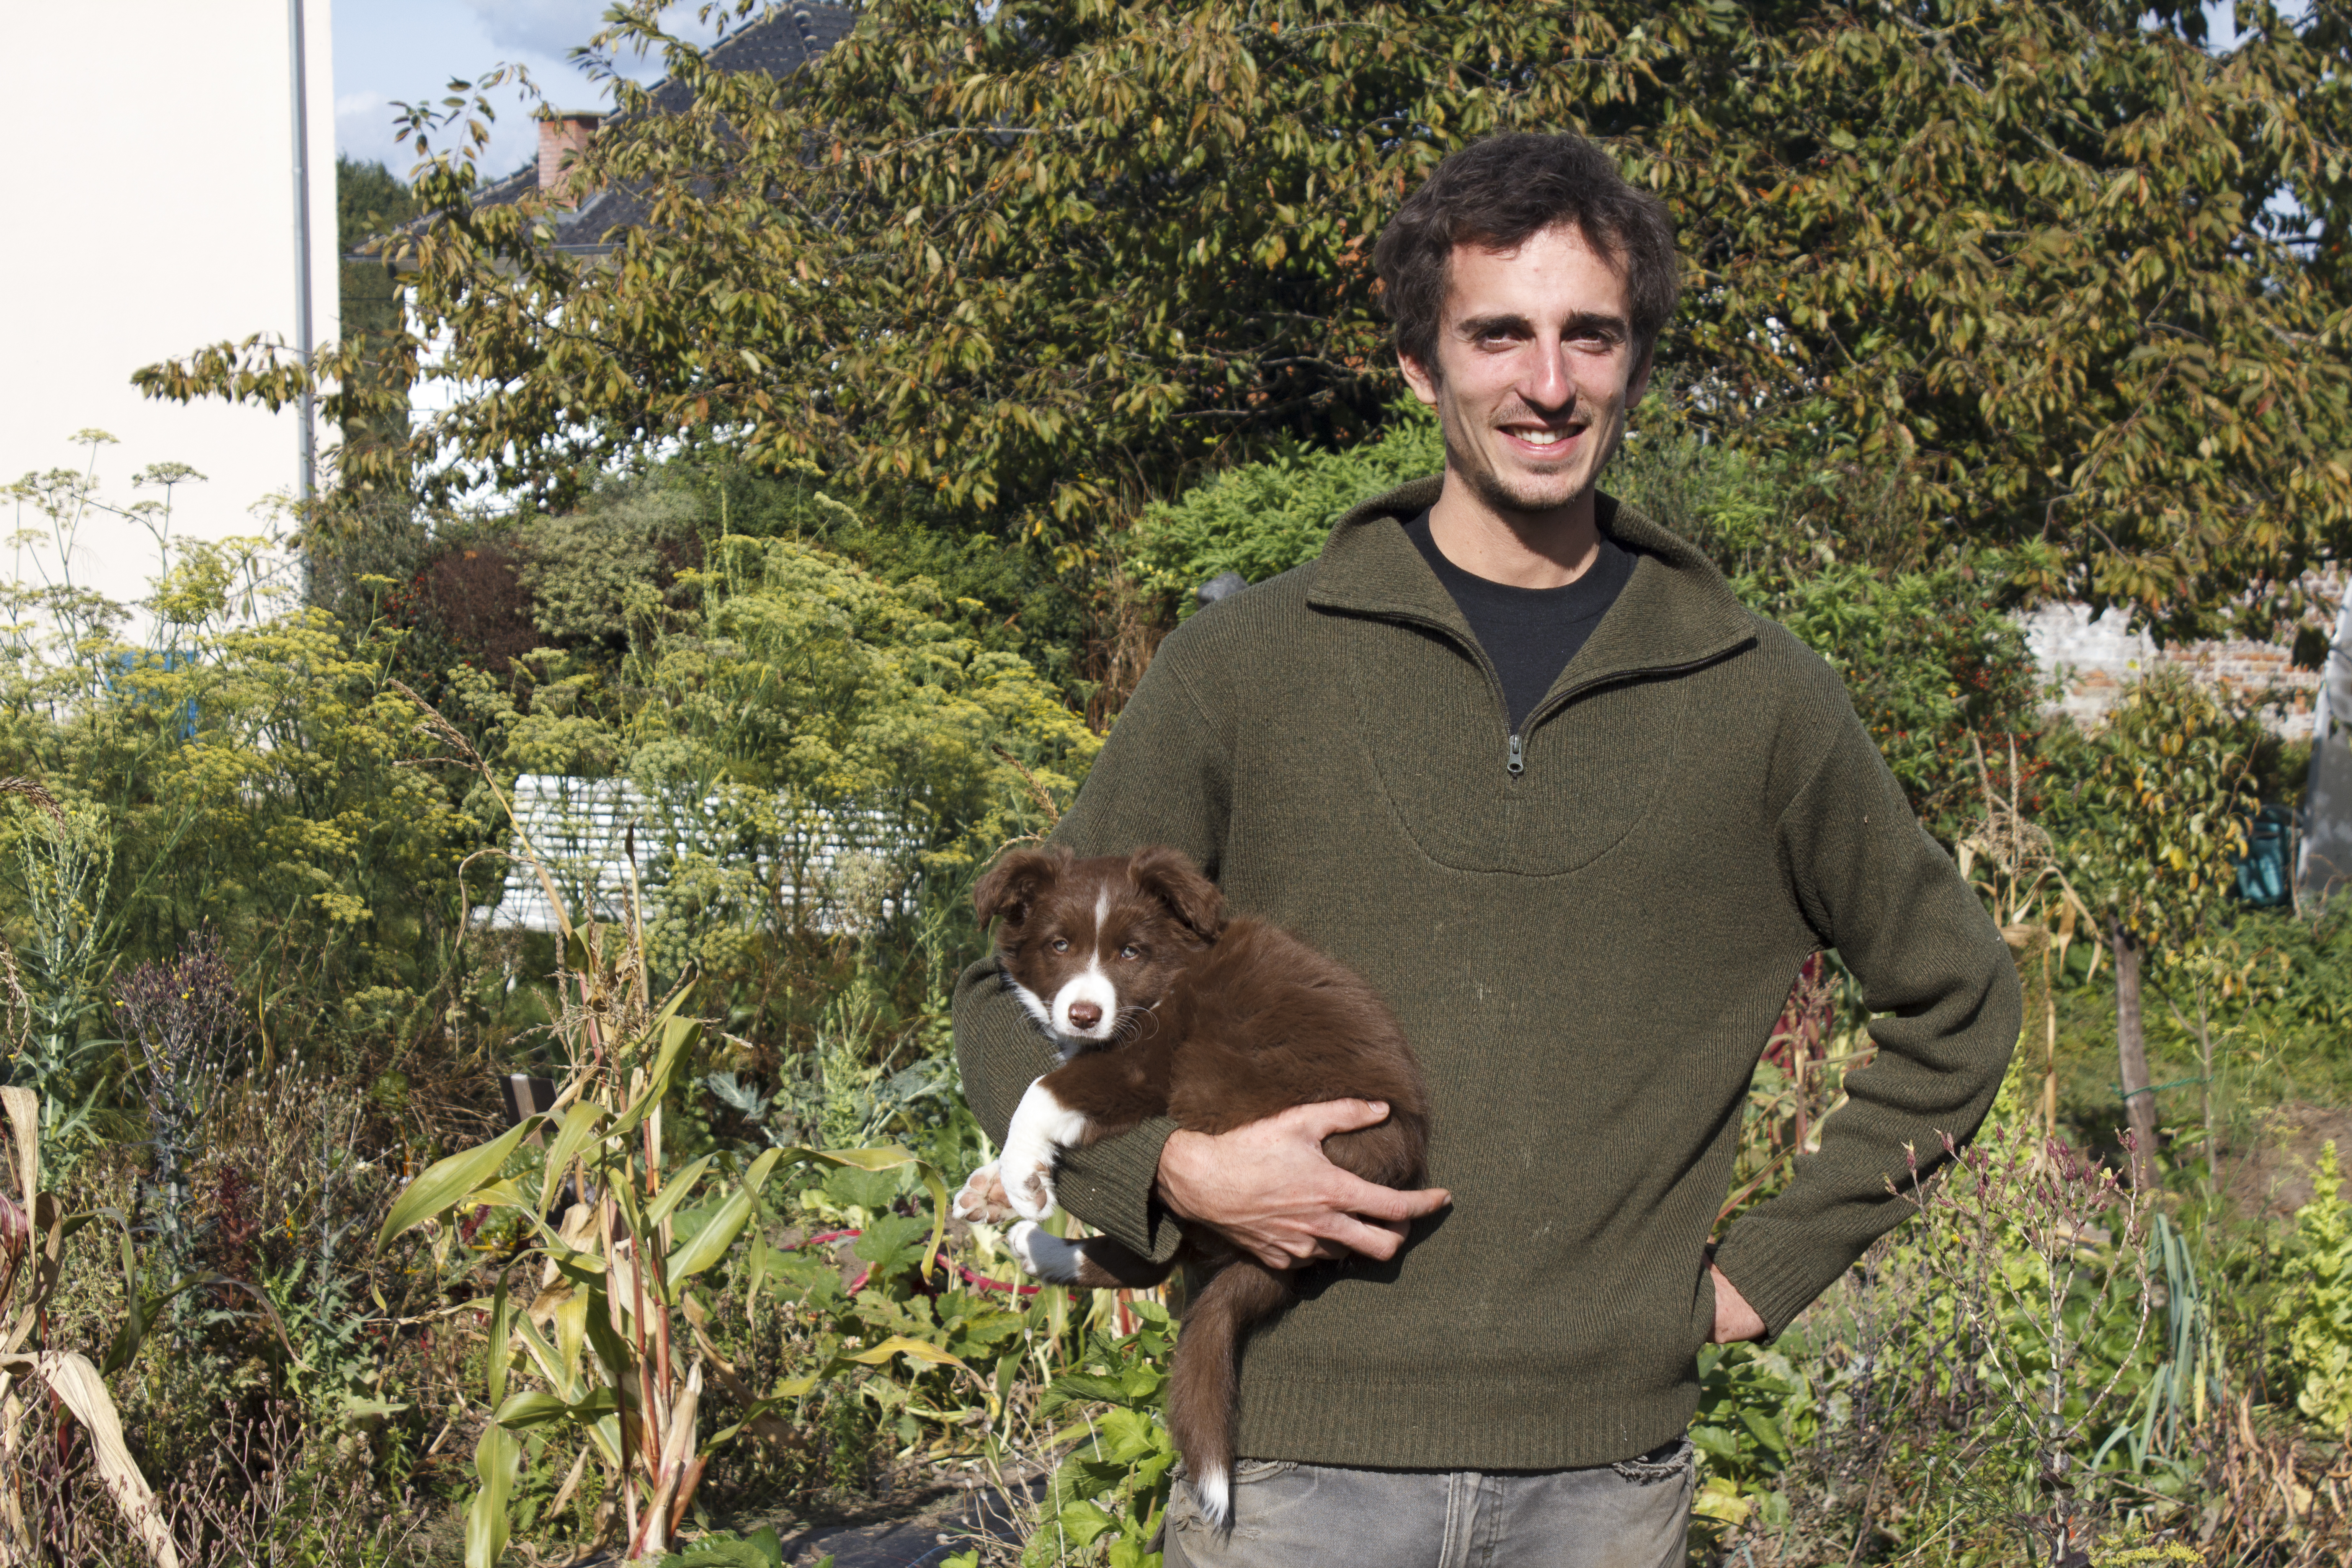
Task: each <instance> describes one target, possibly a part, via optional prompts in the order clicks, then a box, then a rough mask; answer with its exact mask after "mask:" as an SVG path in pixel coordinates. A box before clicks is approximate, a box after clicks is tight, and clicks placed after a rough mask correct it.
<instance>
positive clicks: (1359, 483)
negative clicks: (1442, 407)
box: [1121, 403, 1445, 620]
mask: <svg viewBox="0 0 2352 1568" xmlns="http://www.w3.org/2000/svg"><path fill="white" fill-rule="evenodd" d="M1444 468H1445V441H1444V437H1443V436H1442V435H1441V434H1440V433H1439V431H1438V427H1437V420H1436V418H1435V416H1433V415H1431V414H1430V413H1429V412H1428V411H1427V410H1425V409H1423V407H1422V406H1421V405H1419V404H1418V403H1412V404H1405V405H1400V407H1399V409H1398V412H1397V415H1396V421H1395V423H1394V424H1392V425H1391V426H1389V428H1388V429H1387V431H1385V432H1384V433H1383V434H1381V436H1379V437H1376V438H1374V439H1372V440H1370V441H1366V442H1364V443H1362V444H1361V445H1360V446H1355V447H1348V448H1346V449H1345V450H1343V451H1338V452H1325V451H1317V450H1313V449H1311V448H1308V447H1289V448H1286V449H1285V450H1283V451H1281V452H1278V453H1276V455H1275V456H1273V457H1271V458H1265V459H1264V460H1263V461H1260V462H1255V463H1244V464H1242V465H1240V466H1239V467H1236V468H1227V469H1226V470H1225V471H1224V472H1223V473H1221V474H1219V475H1217V476H1216V477H1215V478H1213V479H1208V480H1206V481H1205V482H1203V483H1202V484H1198V485H1195V486H1193V487H1192V489H1188V490H1186V491H1185V492H1184V493H1183V494H1182V495H1181V496H1179V497H1178V498H1177V499H1176V500H1174V501H1172V502H1170V503H1166V504H1163V505H1158V506H1152V507H1150V508H1147V509H1146V510H1145V511H1144V514H1143V516H1142V518H1141V519H1140V520H1139V521H1137V522H1136V524H1135V526H1134V527H1133V528H1131V529H1129V531H1128V532H1127V534H1126V537H1125V539H1124V541H1123V542H1122V546H1121V553H1122V554H1123V555H1124V557H1125V559H1126V563H1127V566H1128V570H1129V572H1131V573H1132V574H1134V576H1135V579H1136V585H1137V587H1138V589H1139V591H1140V592H1141V593H1142V594H1143V595H1145V597H1146V599H1147V601H1148V602H1149V603H1150V604H1151V605H1153V607H1154V608H1156V609H1157V610H1158V611H1159V613H1160V614H1161V615H1162V616H1167V617H1169V618H1171V619H1175V620H1181V619H1183V618H1184V617H1186V616H1190V615H1191V614H1192V611H1193V609H1194V608H1195V607H1196V605H1197V603H1198V601H1196V600H1195V599H1194V598H1193V596H1192V595H1193V590H1194V589H1196V588H1198V587H1200V585H1201V584H1203V583H1206V582H1207V581H1209V580H1210V579H1211V578H1213V577H1215V576H1217V575H1219V574H1222V573H1225V572H1238V573H1240V574H1242V576H1243V577H1244V578H1245V579H1247V580H1248V581H1250V582H1252V583H1261V582H1264V581H1265V579H1266V578H1268V577H1273V576H1276V575H1279V574H1282V573H1284V572H1287V571H1289V570H1290V569H1291V568H1292V567H1294V566H1298V565H1303V564H1305V563H1307V562H1309V561H1312V560H1314V559H1315V557H1316V556H1317V555H1318V554H1319V553H1320V552H1322V549H1323V541H1324V538H1325V536H1326V535H1328V533H1329V532H1330V531H1331V525H1332V524H1333V523H1335V522H1337V521H1339V518H1340V516H1341V514H1343V513H1345V512H1346V511H1347V510H1348V509H1349V508H1350V507H1352V506H1355V505H1357V504H1358V503H1359V502H1361V501H1366V500H1370V499H1371V498H1372V497H1374V496H1376V495H1379V494H1381V492H1382V491H1384V490H1391V489H1395V488H1396V487H1397V486H1399V485H1401V484H1403V483H1405V482H1407V481H1408V480H1411V479H1426V478H1428V477H1429V476H1430V475H1432V474H1436V473H1442V472H1444Z"/></svg>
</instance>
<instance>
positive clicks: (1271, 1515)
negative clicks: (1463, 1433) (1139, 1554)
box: [1162, 1441, 1698, 1568]
mask: <svg viewBox="0 0 2352 1568" xmlns="http://www.w3.org/2000/svg"><path fill="white" fill-rule="evenodd" d="M1697 1471H1698V1467H1697V1463H1696V1458H1695V1457H1694V1455H1693V1453H1692V1450H1691V1446H1690V1444H1689V1443H1688V1442H1687V1441H1678V1442H1675V1443H1669V1444H1667V1445H1665V1446H1664V1447H1661V1448H1659V1449H1658V1450H1657V1451H1656V1452H1654V1453H1650V1454H1644V1455H1643V1456H1642V1457H1641V1458H1638V1459H1628V1460H1625V1461H1624V1462H1623V1463H1622V1464H1615V1465H1601V1466H1598V1467H1596V1468H1592V1469H1589V1470H1540V1471H1532V1472H1524V1473H1520V1472H1505V1473H1499V1474H1494V1475H1487V1474H1483V1473H1481V1472H1479V1471H1476V1470H1450V1471H1449V1470H1349V1469H1341V1468H1338V1467H1336V1466H1330V1465H1294V1464H1289V1463H1286V1462H1284V1461H1280V1460H1267V1459H1244V1460H1243V1461H1242V1462H1241V1464H1240V1465H1239V1466H1237V1467H1235V1469H1234V1528H1233V1530H1232V1531H1231V1532H1230V1533H1227V1532H1223V1531H1213V1530H1211V1529H1210V1528H1209V1524H1208V1521H1206V1520H1205V1519H1203V1518H1202V1517H1201V1510H1200V1507H1199V1505H1198V1504H1197V1503H1196V1502H1195V1501H1194V1500H1193V1497H1192V1487H1191V1486H1190V1485H1189V1484H1187V1483H1186V1482H1184V1481H1182V1480H1181V1479H1180V1480H1179V1481H1178V1482H1177V1483H1176V1488H1175V1492H1174V1495H1173V1496H1171V1498H1170V1499H1169V1501H1168V1521H1167V1530H1166V1532H1165V1537H1164V1540H1163V1542H1162V1545H1163V1549H1164V1551H1165V1552H1166V1554H1167V1568H1325V1565H1327V1564H1328V1568H1680V1564H1681V1563H1682V1561H1683V1542H1684V1537H1685V1533H1686V1532H1687V1531H1688V1530H1689V1528H1690V1513H1691V1499H1692V1496H1693V1495H1694V1493H1695V1492H1696V1490H1697V1487H1698V1479H1697Z"/></svg>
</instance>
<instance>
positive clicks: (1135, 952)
mask: <svg viewBox="0 0 2352 1568" xmlns="http://www.w3.org/2000/svg"><path fill="white" fill-rule="evenodd" d="M1118 955H1119V956H1120V957H1121V958H1141V957H1142V956H1143V950H1142V949H1141V948H1139V947H1138V946H1136V945H1135V943H1133V942H1129V943H1128V944H1127V945H1126V946H1125V947H1122V948H1120V949H1119V950H1118Z"/></svg>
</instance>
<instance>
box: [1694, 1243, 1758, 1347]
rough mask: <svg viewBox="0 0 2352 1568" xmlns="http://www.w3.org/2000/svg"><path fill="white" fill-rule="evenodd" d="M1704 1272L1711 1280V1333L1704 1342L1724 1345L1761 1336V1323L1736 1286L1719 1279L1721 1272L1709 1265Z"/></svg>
mask: <svg viewBox="0 0 2352 1568" xmlns="http://www.w3.org/2000/svg"><path fill="white" fill-rule="evenodd" d="M1706 1271H1707V1273H1708V1274H1709V1275H1710V1276H1711V1277H1713V1279H1714V1280H1715V1332H1714V1333H1712V1334H1710V1335H1708V1336H1707V1338H1708V1340H1709V1341H1710V1342H1713V1343H1715V1344H1718V1345H1727V1344H1733V1343H1736V1342H1738V1341H1740V1340H1760V1339H1762V1338H1763V1337H1764V1320H1763V1318H1762V1317H1761V1316H1760V1315H1759V1313H1758V1312H1757V1310H1756V1309H1755V1308H1753V1307H1751V1306H1749V1305H1748V1298H1747V1297H1745V1296H1743V1295H1741V1294H1740V1293H1739V1287H1738V1286H1737V1285H1734V1284H1733V1283H1732V1282H1731V1281H1730V1280H1728V1279H1725V1278H1724V1276H1723V1270H1722V1269H1720V1268H1717V1267H1716V1266H1715V1265H1714V1264H1712V1263H1710V1264H1708V1265H1707V1266H1706Z"/></svg>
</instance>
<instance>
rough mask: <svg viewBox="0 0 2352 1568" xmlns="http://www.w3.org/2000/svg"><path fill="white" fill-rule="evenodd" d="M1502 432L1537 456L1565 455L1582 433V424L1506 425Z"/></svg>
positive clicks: (1583, 430) (1557, 456) (1553, 456)
mask: <svg viewBox="0 0 2352 1568" xmlns="http://www.w3.org/2000/svg"><path fill="white" fill-rule="evenodd" d="M1501 429H1502V433H1503V434H1504V435H1505V436H1507V437H1510V438H1511V440H1513V441H1514V442H1516V443H1517V444H1518V445H1519V446H1521V447H1528V448H1529V449H1530V452H1531V455H1533V456H1535V457H1538V458H1559V457H1565V456H1567V454H1568V452H1569V451H1570V448H1571V447H1573V446H1574V444H1575V441H1576V438H1577V437H1579V436H1581V435H1583V434H1584V432H1585V429H1586V426H1582V425H1565V426H1550V425H1506V426H1502V427H1501Z"/></svg>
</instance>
